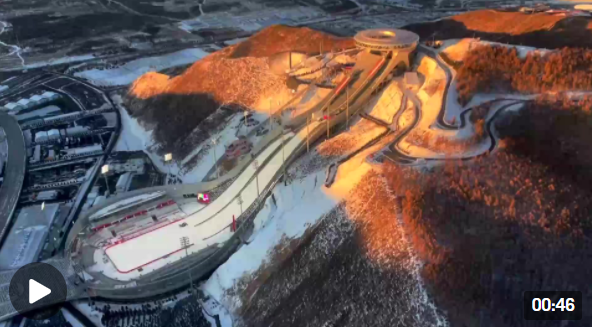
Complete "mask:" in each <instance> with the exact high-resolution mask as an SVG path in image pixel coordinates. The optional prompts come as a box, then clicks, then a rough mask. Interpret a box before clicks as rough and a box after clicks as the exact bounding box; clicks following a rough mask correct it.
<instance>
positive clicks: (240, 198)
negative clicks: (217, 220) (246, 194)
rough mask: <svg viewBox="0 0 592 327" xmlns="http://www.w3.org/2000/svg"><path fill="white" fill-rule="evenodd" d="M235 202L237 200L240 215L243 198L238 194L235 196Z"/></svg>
mask: <svg viewBox="0 0 592 327" xmlns="http://www.w3.org/2000/svg"><path fill="white" fill-rule="evenodd" d="M236 202H238V205H239V206H240V213H241V215H242V214H243V198H242V197H241V195H240V194H239V195H238V197H237V198H236Z"/></svg>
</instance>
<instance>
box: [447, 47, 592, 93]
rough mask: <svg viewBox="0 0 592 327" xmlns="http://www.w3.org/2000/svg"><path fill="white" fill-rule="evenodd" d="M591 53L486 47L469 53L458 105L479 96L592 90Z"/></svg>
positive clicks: (461, 74) (461, 75) (459, 76)
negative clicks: (523, 53)
mask: <svg viewBox="0 0 592 327" xmlns="http://www.w3.org/2000/svg"><path fill="white" fill-rule="evenodd" d="M590 62H592V50H588V49H582V48H563V49H560V50H555V51H550V52H548V53H541V52H538V51H537V52H529V53H528V54H527V55H526V56H525V57H524V58H521V57H520V56H519V54H518V51H517V50H516V48H512V47H504V46H496V45H483V46H479V47H476V48H475V49H473V50H472V51H471V52H469V53H468V54H467V55H466V56H465V59H464V60H463V63H462V65H461V66H460V68H459V69H458V70H457V78H456V79H457V83H458V84H457V89H458V95H459V102H460V103H461V104H462V105H466V104H467V103H468V102H469V101H470V100H471V98H472V97H473V95H475V94H476V93H479V92H482V93H508V92H510V93H514V92H515V93H523V94H532V93H545V92H562V91H584V90H591V89H592V65H590Z"/></svg>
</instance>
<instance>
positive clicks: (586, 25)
mask: <svg viewBox="0 0 592 327" xmlns="http://www.w3.org/2000/svg"><path fill="white" fill-rule="evenodd" d="M404 28H405V29H408V30H411V31H413V32H415V33H418V34H419V36H420V37H422V38H432V37H434V38H436V39H441V40H444V39H454V38H465V37H480V38H482V39H484V40H489V41H495V42H502V43H512V44H521V45H528V46H533V47H537V48H547V49H554V48H561V47H575V46H577V47H592V20H591V19H590V18H589V17H566V16H560V15H549V14H546V13H535V14H524V13H520V12H501V11H495V10H477V11H472V12H468V13H463V14H460V15H457V16H452V17H450V18H448V19H442V20H439V21H434V22H427V23H419V24H411V25H407V26H405V27H404Z"/></svg>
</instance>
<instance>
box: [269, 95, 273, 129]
mask: <svg viewBox="0 0 592 327" xmlns="http://www.w3.org/2000/svg"><path fill="white" fill-rule="evenodd" d="M271 121H272V116H271V98H269V130H270V131H271V130H273V124H272V123H271Z"/></svg>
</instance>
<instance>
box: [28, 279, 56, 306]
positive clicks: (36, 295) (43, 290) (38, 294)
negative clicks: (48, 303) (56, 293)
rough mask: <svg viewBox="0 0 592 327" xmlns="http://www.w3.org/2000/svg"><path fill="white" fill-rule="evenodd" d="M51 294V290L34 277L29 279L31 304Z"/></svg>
mask: <svg viewBox="0 0 592 327" xmlns="http://www.w3.org/2000/svg"><path fill="white" fill-rule="evenodd" d="M49 294H51V290H50V289H49V288H47V287H45V286H43V285H41V284H39V283H38V282H37V281H36V280H34V279H29V304H33V303H35V302H37V301H39V300H41V299H42V298H44V297H46V296H48V295H49Z"/></svg>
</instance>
